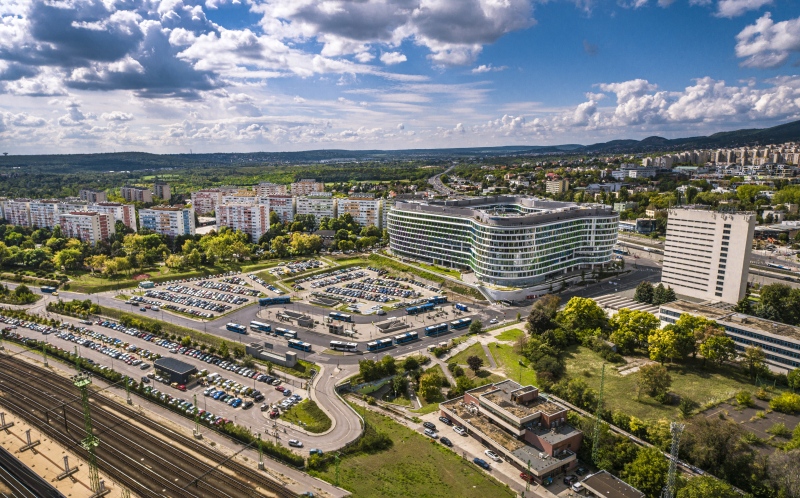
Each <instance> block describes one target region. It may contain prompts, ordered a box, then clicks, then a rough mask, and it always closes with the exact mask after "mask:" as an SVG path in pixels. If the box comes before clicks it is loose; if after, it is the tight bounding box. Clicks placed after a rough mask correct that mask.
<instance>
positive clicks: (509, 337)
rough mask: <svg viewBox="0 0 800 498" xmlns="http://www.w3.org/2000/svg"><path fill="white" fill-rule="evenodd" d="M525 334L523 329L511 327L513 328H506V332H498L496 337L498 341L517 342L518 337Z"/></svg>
mask: <svg viewBox="0 0 800 498" xmlns="http://www.w3.org/2000/svg"><path fill="white" fill-rule="evenodd" d="M523 335H525V332H523V331H522V330H520V329H511V330H506V331H505V332H501V333H500V334H498V335H497V336H496V337H495V339H497V340H498V341H510V342H515V341H516V340H517V339H519V338H520V337H522V336H523Z"/></svg>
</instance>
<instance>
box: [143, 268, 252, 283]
mask: <svg viewBox="0 0 800 498" xmlns="http://www.w3.org/2000/svg"><path fill="white" fill-rule="evenodd" d="M240 273H242V272H240V271H229V272H225V273H220V274H218V275H211V276H205V277H191V278H176V279H175V280H167V281H166V282H160V283H156V284H155V286H156V287H160V286H162V285H164V286H168V285H174V284H185V283H189V282H199V281H201V280H209V279H214V278H220V277H222V278H225V277H233V276H236V275H239V274H240Z"/></svg>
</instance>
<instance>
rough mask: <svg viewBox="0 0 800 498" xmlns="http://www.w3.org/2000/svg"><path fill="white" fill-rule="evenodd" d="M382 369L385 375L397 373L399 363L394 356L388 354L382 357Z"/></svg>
mask: <svg viewBox="0 0 800 498" xmlns="http://www.w3.org/2000/svg"><path fill="white" fill-rule="evenodd" d="M380 369H381V371H382V372H383V377H388V376H390V375H394V374H396V373H397V364H396V363H395V360H394V356H392V355H388V354H387V355H385V356H384V357H383V358H381V361H380Z"/></svg>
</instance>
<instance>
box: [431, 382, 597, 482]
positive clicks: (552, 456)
mask: <svg viewBox="0 0 800 498" xmlns="http://www.w3.org/2000/svg"><path fill="white" fill-rule="evenodd" d="M439 408H440V411H441V413H442V415H443V416H445V417H447V418H449V419H450V420H453V421H454V422H456V423H458V424H459V425H461V426H463V427H464V428H465V429H467V430H468V432H469V433H470V435H472V436H473V437H475V438H476V439H478V440H479V441H481V442H482V443H483V444H485V445H487V446H489V447H491V448H492V450H493V451H494V452H495V453H497V454H498V455H500V457H501V458H503V459H505V460H506V461H508V462H510V463H511V464H513V465H514V466H515V467H517V468H518V469H520V470H521V471H527V470H528V468H529V467H530V472H531V475H532V477H533V478H534V480H536V481H537V482H541V481H542V479H544V478H547V477H552V476H555V475H558V474H561V473H563V472H566V471H568V470H569V469H571V468H573V467H575V466H576V465H577V457H576V453H577V451H578V449H579V448H580V445H581V441H582V439H583V432H581V431H580V430H578V429H576V428H574V427H572V426H571V425H569V424H568V423H567V422H566V418H567V412H568V409H567V408H566V407H563V406H561V405H559V404H558V403H555V402H553V401H551V400H550V399H549V398H547V396H545V395H542V394H540V393H539V389H537V388H536V387H534V386H521V385H520V384H518V383H516V382H514V381H512V380H505V381H502V382H498V383H496V384H489V385H486V386H481V387H478V388H475V389H472V390H470V391H467V392H466V393H465V394H464V396H462V397H461V398H456V399H453V400H450V401H447V402H444V403H441V404H440V405H439Z"/></svg>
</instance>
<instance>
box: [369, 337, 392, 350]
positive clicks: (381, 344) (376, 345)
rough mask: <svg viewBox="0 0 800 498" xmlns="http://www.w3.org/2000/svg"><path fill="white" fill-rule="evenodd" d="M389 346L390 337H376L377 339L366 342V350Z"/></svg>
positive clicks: (390, 342)
mask: <svg viewBox="0 0 800 498" xmlns="http://www.w3.org/2000/svg"><path fill="white" fill-rule="evenodd" d="M391 346H392V340H391V339H378V340H377V341H372V342H368V343H367V351H380V350H381V349H386V348H389V347H391Z"/></svg>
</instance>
